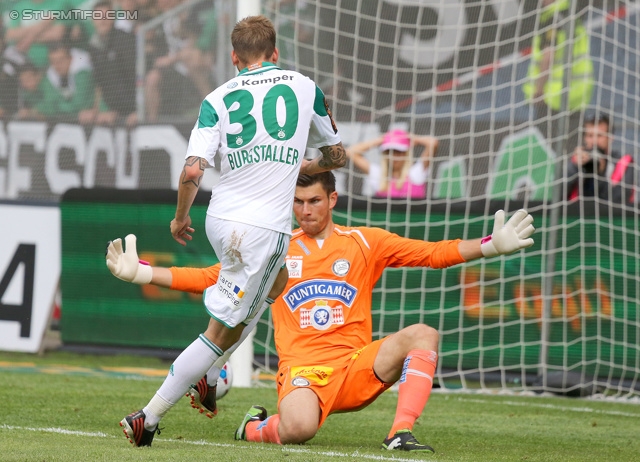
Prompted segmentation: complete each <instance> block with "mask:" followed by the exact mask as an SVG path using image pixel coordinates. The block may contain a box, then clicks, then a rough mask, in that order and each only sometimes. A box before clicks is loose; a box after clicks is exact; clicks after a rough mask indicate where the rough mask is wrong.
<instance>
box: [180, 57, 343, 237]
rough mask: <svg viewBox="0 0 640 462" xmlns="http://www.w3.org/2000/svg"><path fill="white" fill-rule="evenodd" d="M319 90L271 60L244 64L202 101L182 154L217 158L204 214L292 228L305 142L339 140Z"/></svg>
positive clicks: (281, 229) (287, 230) (285, 230)
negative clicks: (217, 177) (217, 175)
mask: <svg viewBox="0 0 640 462" xmlns="http://www.w3.org/2000/svg"><path fill="white" fill-rule="evenodd" d="M339 142H340V137H339V136H338V133H337V129H336V128H335V124H334V123H333V120H332V118H331V114H330V112H329V111H328V107H327V105H326V102H325V98H324V94H323V93H322V91H321V90H320V89H319V88H318V87H317V86H316V84H315V83H314V82H313V81H312V80H311V79H309V78H308V77H305V76H303V75H302V74H300V73H298V72H294V71H286V70H282V69H280V68H279V67H277V66H275V65H274V64H272V63H262V65H261V66H260V67H256V68H255V69H254V68H251V69H249V68H247V69H244V70H243V71H241V72H240V73H239V74H238V76H237V77H235V78H233V79H231V80H229V81H228V82H227V83H225V84H224V85H221V86H220V87H218V88H216V89H215V90H214V91H213V92H211V93H210V94H209V95H207V97H206V98H205V99H204V101H203V102H202V106H201V107H200V115H199V116H198V121H197V123H196V125H195V127H194V128H193V131H192V132H191V137H190V139H189V148H188V149H187V156H186V157H190V156H197V157H203V158H205V159H206V160H207V162H209V165H214V157H215V156H216V154H218V155H219V159H220V182H219V183H218V184H217V185H216V186H215V187H214V188H213V191H212V193H211V201H210V203H209V209H208V210H207V214H208V215H211V216H213V217H217V218H222V219H225V220H231V221H237V222H241V223H247V224H250V225H253V226H259V227H262V228H268V229H272V230H274V231H279V232H283V233H287V234H291V213H292V212H291V208H292V204H293V196H294V193H295V185H296V180H297V178H298V174H299V171H300V164H301V162H302V160H303V158H304V153H305V150H306V148H307V147H310V148H320V147H323V146H331V145H335V144H338V143H339Z"/></svg>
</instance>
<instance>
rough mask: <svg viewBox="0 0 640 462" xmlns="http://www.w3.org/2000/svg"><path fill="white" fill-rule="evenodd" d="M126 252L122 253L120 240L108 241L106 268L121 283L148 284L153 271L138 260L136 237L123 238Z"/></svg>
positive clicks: (145, 263)
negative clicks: (120, 280) (121, 281)
mask: <svg viewBox="0 0 640 462" xmlns="http://www.w3.org/2000/svg"><path fill="white" fill-rule="evenodd" d="M124 241H125V243H126V247H127V248H126V250H125V251H124V252H123V251H122V239H120V238H118V239H116V240H115V241H109V244H108V245H107V255H106V258H107V267H108V268H109V271H111V274H113V275H114V276H115V277H117V278H118V279H122V280H123V281H127V282H133V283H134V284H149V283H150V282H151V277H152V276H153V270H152V269H151V266H149V264H148V263H147V262H143V261H142V260H140V259H138V252H137V251H136V236H135V235H134V234H129V235H128V236H126V237H125V238H124Z"/></svg>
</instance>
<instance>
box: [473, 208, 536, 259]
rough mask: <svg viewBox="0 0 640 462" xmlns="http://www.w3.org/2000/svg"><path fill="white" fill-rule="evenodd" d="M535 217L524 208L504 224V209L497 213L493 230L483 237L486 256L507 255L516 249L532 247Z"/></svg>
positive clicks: (483, 248) (483, 249)
mask: <svg viewBox="0 0 640 462" xmlns="http://www.w3.org/2000/svg"><path fill="white" fill-rule="evenodd" d="M532 223H533V217H532V216H531V215H530V214H529V213H528V212H527V211H526V210H524V209H520V210H518V211H517V212H516V213H514V214H513V215H512V216H511V218H510V219H509V221H507V224H506V225H505V224H504V210H498V211H497V212H496V214H495V221H494V224H493V232H492V233H491V235H490V236H487V237H485V238H483V239H482V243H481V244H480V250H481V251H482V255H484V256H485V257H495V256H496V255H505V254H508V253H512V252H515V251H516V250H520V249H524V248H527V247H531V246H532V245H533V239H532V238H531V237H530V236H531V235H532V234H533V232H534V231H535V228H534V227H533V225H532Z"/></svg>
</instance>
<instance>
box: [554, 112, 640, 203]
mask: <svg viewBox="0 0 640 462" xmlns="http://www.w3.org/2000/svg"><path fill="white" fill-rule="evenodd" d="M612 133H613V125H612V124H611V122H610V120H609V117H608V116H607V115H604V114H601V115H599V116H592V117H589V118H586V119H585V121H584V124H583V134H582V145H581V146H577V147H576V148H575V149H574V151H573V153H572V155H571V158H570V159H569V162H567V166H566V174H565V177H566V178H567V180H568V183H567V194H568V197H567V198H568V199H569V200H574V199H577V198H579V197H598V198H600V199H604V200H609V201H611V202H612V203H616V204H623V203H624V204H628V205H632V204H634V203H635V202H636V191H635V181H634V177H635V173H634V172H635V168H634V166H633V157H632V156H631V155H630V154H625V155H624V156H621V155H620V154H619V153H617V152H615V151H613V150H612V149H611V138H612Z"/></svg>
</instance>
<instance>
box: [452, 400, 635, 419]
mask: <svg viewBox="0 0 640 462" xmlns="http://www.w3.org/2000/svg"><path fill="white" fill-rule="evenodd" d="M457 400H458V401H464V402H468V403H481V404H506V405H509V406H521V407H540V408H544V409H552V410H556V411H573V412H584V413H588V414H606V415H618V416H623V417H635V418H640V414H636V413H633V412H624V411H607V410H602V409H593V408H591V407H572V406H557V405H555V404H543V403H532V402H531V401H527V402H517V401H497V402H496V401H488V400H483V399H477V398H457Z"/></svg>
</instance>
